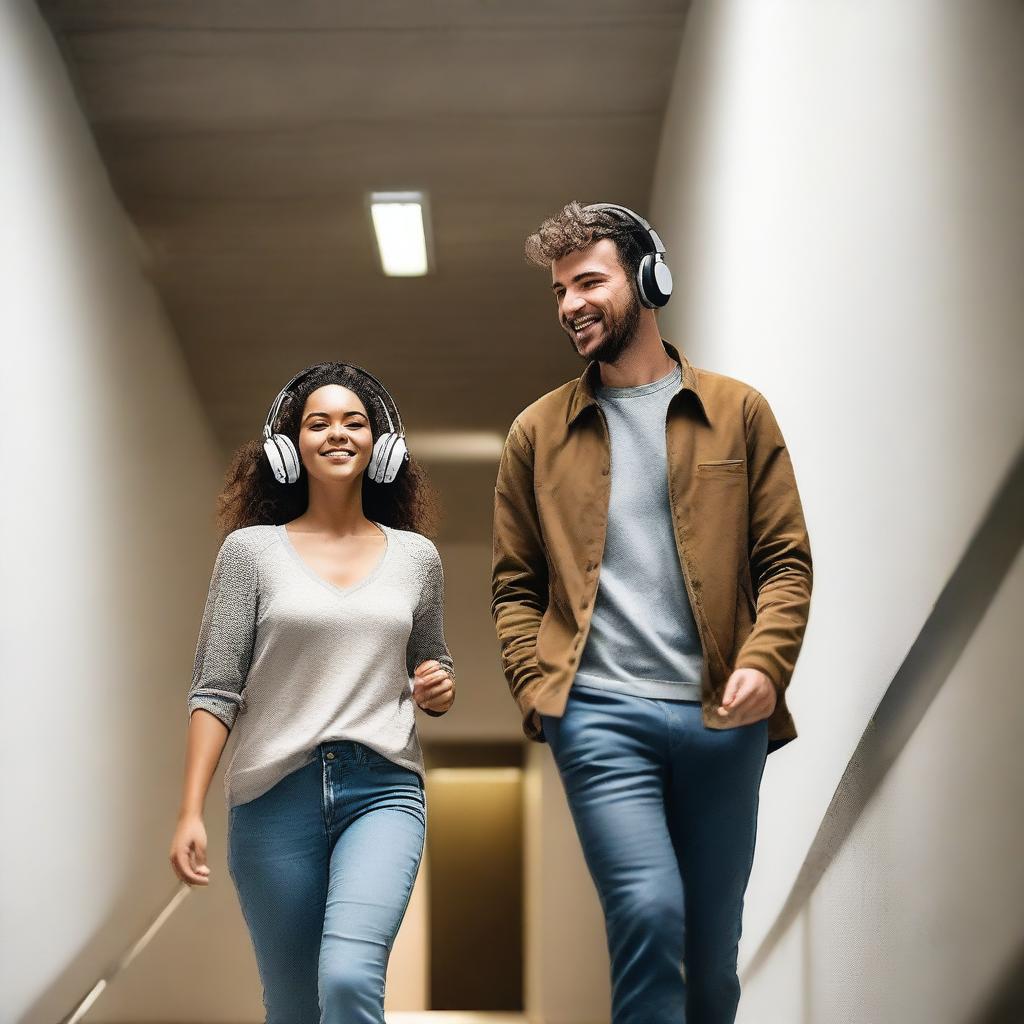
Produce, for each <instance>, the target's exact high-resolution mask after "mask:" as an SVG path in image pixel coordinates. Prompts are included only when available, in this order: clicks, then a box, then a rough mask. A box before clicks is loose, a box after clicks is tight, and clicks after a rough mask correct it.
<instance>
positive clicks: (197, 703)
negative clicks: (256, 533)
mask: <svg viewBox="0 0 1024 1024" xmlns="http://www.w3.org/2000/svg"><path fill="white" fill-rule="evenodd" d="M256 605H257V571H256V560H255V555H254V553H253V552H252V551H251V550H250V547H249V545H247V544H246V543H245V542H244V540H243V539H242V538H240V537H239V535H238V532H237V531H236V532H235V533H232V534H229V535H228V536H227V537H226V538H225V540H224V543H223V544H222V545H221V549H220V551H219V552H218V554H217V560H216V562H215V563H214V567H213V577H212V579H211V580H210V590H209V593H208V595H207V598H206V607H205V609H204V611H203V619H202V623H201V625H200V627H199V641H198V643H197V644H196V659H195V666H194V668H193V671H192V685H191V687H190V688H189V691H188V717H189V719H190V720H191V718H192V713H193V712H194V711H195V710H196V708H202V709H203V710H204V711H209V712H210V714H211V715H215V716H216V717H217V718H219V719H220V720H221V721H222V722H223V723H224V724H225V725H226V726H227V727H228V729H231V727H232V726H233V725H234V722H235V718H236V717H237V715H238V712H239V711H240V710H241V708H242V707H243V706H244V703H245V698H244V694H245V682H246V677H247V675H248V673H249V665H250V662H251V661H252V652H253V643H254V640H255V636H256Z"/></svg>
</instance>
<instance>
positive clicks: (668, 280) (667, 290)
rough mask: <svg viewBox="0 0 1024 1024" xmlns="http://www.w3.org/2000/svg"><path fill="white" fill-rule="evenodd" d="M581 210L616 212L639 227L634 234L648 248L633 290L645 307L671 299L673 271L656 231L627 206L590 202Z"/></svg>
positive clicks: (656, 305)
mask: <svg viewBox="0 0 1024 1024" xmlns="http://www.w3.org/2000/svg"><path fill="white" fill-rule="evenodd" d="M583 209H584V210H607V211H609V212H611V213H617V214H619V216H620V217H621V218H622V219H623V220H628V221H630V222H631V223H632V226H633V227H636V228H639V229H640V230H639V231H638V232H637V235H638V236H639V237H641V238H642V240H643V241H644V243H645V245H646V246H647V247H648V252H647V253H645V255H644V257H643V259H642V260H640V266H639V267H638V268H637V272H636V290H637V292H638V293H639V295H640V301H641V302H642V303H643V304H644V305H645V306H646V307H647V308H648V309H660V308H661V307H662V306H664V305H665V304H666V303H667V302H668V300H669V299H670V298H672V271H671V270H669V269H668V264H667V263H666V262H665V259H664V257H665V244H664V243H663V242H662V240H661V239H660V238H659V237H658V232H657V231H655V230H654V228H652V227H651V225H650V224H648V223H647V221H645V220H644V219H643V217H641V216H640V214H638V213H634V212H633V211H632V210H630V209H629V208H628V207H626V206H618V205H617V204H615V203H592V204H591V205H590V206H584V207H583Z"/></svg>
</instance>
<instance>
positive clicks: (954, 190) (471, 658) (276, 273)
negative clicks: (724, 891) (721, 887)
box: [0, 0, 1024, 1024]
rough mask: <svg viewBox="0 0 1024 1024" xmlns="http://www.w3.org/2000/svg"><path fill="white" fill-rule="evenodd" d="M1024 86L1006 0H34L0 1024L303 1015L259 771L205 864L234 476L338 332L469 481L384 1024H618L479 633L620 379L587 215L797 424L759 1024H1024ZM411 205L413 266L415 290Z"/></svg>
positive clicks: (236, 1023) (534, 765)
mask: <svg viewBox="0 0 1024 1024" xmlns="http://www.w3.org/2000/svg"><path fill="white" fill-rule="evenodd" d="M1021 110H1024V12H1022V8H1021V5H1019V4H1004V3H999V2H998V0H992V2H989V0H983V2H979V3H977V4H969V5H968V4H962V5H952V6H951V5H947V4H943V3H940V2H939V0H922V2H921V3H919V4H915V5H907V6H896V7H893V6H892V5H883V4H862V5H857V6H855V7H854V8H851V7H849V6H848V5H844V4H841V3H839V2H838V0H814V2H811V0H785V2H784V3H781V4H778V5H771V6H770V8H769V7H765V6H764V5H761V4H757V3H756V2H754V0H721V2H718V3H709V2H704V0H652V2H650V3H647V4H645V5H643V7H642V8H640V7H638V6H637V5H635V4H631V3H628V2H626V0H596V2H595V0H589V2H584V0H565V2H562V3H558V4H545V3H540V2H535V0H528V2H524V3H517V4H495V3H491V2H488V0H458V2H454V3H449V4H441V5H436V4H435V5H431V4H423V3H419V2H416V0H389V2H387V3H377V4H363V5H358V4H356V5H354V4H333V5H332V4H323V3H318V2H315V0H297V2H295V3H291V4H287V5H282V4H279V3H275V2H272V0H252V2H250V3H246V4H238V3H233V2H230V0H209V2H204V3H192V2H180V3H173V4H167V3H157V2H155V0H138V2H133V3H131V4H124V3H115V2H111V0H38V3H36V2H33V0H8V2H6V3H5V4H4V5H2V7H0V113H2V116H3V123H4V124H5V127H6V129H7V144H6V146H5V158H4V161H3V174H2V177H0V194H2V197H3V200H2V201H3V208H2V211H0V217H2V222H3V224H4V226H5V231H4V233H3V236H4V242H5V244H4V246H3V248H2V251H3V263H2V265H0V289H2V293H0V310H2V316H3V330H2V332H0V337H2V339H3V351H2V363H0V365H2V367H3V373H4V379H5V381H7V382H8V385H9V386H8V430H6V431H5V432H4V435H3V440H2V441H0V444H2V445H3V449H2V451H3V461H4V464H5V465H6V466H7V467H8V480H9V488H8V491H9V495H8V500H7V501H5V502H4V503H3V525H4V528H5V535H6V536H7V537H8V538H9V539H10V540H11V541H12V543H9V544H8V550H7V552H6V554H5V556H4V558H3V567H4V573H3V576H4V580H5V586H4V588H3V590H2V591H0V594H2V597H0V602H2V612H3V614H2V616H0V620H2V621H3V623H4V637H3V640H4V642H3V643H2V644H0V647H2V649H3V652H4V653H3V656H2V657H3V669H2V672H0V678H2V679H3V680H4V700H5V707H6V709H7V721H8V729H7V732H6V742H5V743H4V745H3V752H2V757H3V760H2V761H0V773H2V775H3V777H4V779H5V780H7V782H6V783H5V785H4V790H3V793H4V803H3V814H4V818H5V820H6V821H7V822H8V823H9V825H10V826H11V828H10V836H11V838H10V839H9V841H8V842H7V843H5V844H4V852H3V855H2V857H3V859H2V861H0V870H2V873H3V875H4V878H5V880H6V881H5V890H4V897H3V907H2V913H0V943H2V945H3V947H4V949H5V956H4V957H3V958H2V961H0V1024H7V1022H8V1021H9V1022H10V1024H54V1022H57V1021H60V1022H61V1024H78V1021H83V1022H85V1024H143V1022H147V1024H256V1022H258V1021H260V1020H262V1019H263V1008H262V999H261V991H260V988H261V986H260V981H259V976H258V974H257V971H256V962H255V958H254V955H253V950H252V945H251V942H250V938H249V934H248V932H247V930H246V926H245V922H244V920H243V918H242V914H241V911H240V907H239V902H238V899H237V896H236V892H235V889H234V887H233V885H232V884H231V878H230V873H229V870H228V864H227V849H226V847H227V843H226V836H227V834H228V826H229V812H228V808H227V806H226V804H225V800H224V798H223V797H222V783H223V778H224V775H223V773H224V767H225V766H224V764H223V763H222V764H221V766H220V768H219V770H218V772H217V774H216V776H215V778H214V780H213V784H212V785H211V787H210V794H209V797H208V799H207V803H206V808H205V817H204V822H205V826H206V829H207V832H208V835H209V843H210V846H209V851H210V861H209V865H210V869H211V884H210V886H209V887H207V888H203V889H193V890H187V889H185V888H183V887H182V886H180V885H179V884H178V883H177V882H176V879H175V878H174V876H173V874H172V873H171V870H170V868H169V866H168V858H167V848H168V843H169V840H170V837H171V834H172V830H173V827H174V823H175V815H176V808H177V807H178V806H179V800H180V795H181V776H182V764H183V757H184V743H185V738H186V729H187V726H188V720H187V716H186V705H185V698H186V692H187V690H188V681H189V678H190V675H191V672H192V664H193V656H194V652H195V651H196V643H197V630H198V627H199V624H200V620H201V617H202V615H203V611H204V601H205V599H206V595H207V584H208V583H209V581H210V575H211V569H212V567H213V564H214V557H215V555H216V553H217V550H218V546H219V542H220V538H219V537H218V535H217V529H216V509H215V500H216V497H217V495H218V493H219V492H221V490H222V488H223V486H224V479H225V471H226V469H227V467H228V465H229V463H230V460H231V458H232V454H233V453H234V452H235V451H236V450H237V449H238V447H239V446H240V445H242V444H244V443H246V442H249V441H252V440H255V439H257V438H259V436H260V430H261V426H262V424H263V420H264V418H265V416H266V412H267V408H268V405H269V404H270V402H271V400H272V399H273V398H274V395H275V394H276V393H277V392H278V390H279V389H280V388H281V386H282V385H283V384H284V382H285V381H286V380H287V379H288V378H289V376H290V375H292V374H293V373H295V372H296V371H297V370H298V369H299V368H301V367H303V366H306V365H309V364H311V363H314V362H318V361H321V360H331V359H344V360H347V361H351V362H354V363H356V364H359V365H362V366H366V367H368V368H370V369H371V370H372V372H373V373H374V374H376V375H377V376H379V377H380V378H381V380H383V381H384V382H386V385H387V388H388V390H389V392H390V393H391V394H392V395H393V396H394V398H395V402H396V404H397V405H398V406H399V407H400V409H401V416H402V421H403V424H404V426H405V427H406V428H407V433H408V443H409V448H410V451H411V452H412V453H413V454H414V456H415V457H416V458H417V459H418V460H419V461H420V462H421V463H422V465H423V467H424V468H425V470H426V472H427V473H428V474H429V477H430V479H431V481H432V482H433V485H434V486H435V488H436V490H437V492H438V495H439V498H440V503H441V508H442V516H441V522H440V528H439V532H438V535H437V537H436V543H437V548H438V551H439V553H440V558H441V562H442V563H443V573H444V597H445V609H444V617H445V636H446V639H447V643H448V646H449V647H450V649H451V652H452V656H453V658H454V660H455V664H456V677H457V680H458V684H457V685H458V699H457V702H456V705H455V707H454V708H453V709H452V712H451V713H449V714H446V715H445V716H444V717H441V718H433V717H429V716H427V715H426V714H417V716H416V717H417V721H416V730H417V732H418V735H419V738H420V740H421V742H422V747H423V752H424V762H425V765H426V768H425V774H426V778H425V788H426V791H427V794H428V796H427V804H428V806H429V808H430V821H431V823H432V826H431V827H432V828H433V832H431V829H430V827H428V831H427V845H426V856H425V858H424V860H423V863H422V866H421V868H420V872H419V876H418V878H417V881H416V886H415V888H414V890H413V894H412V898H411V901H410V904H409V907H408V910H407V912H406V915H405V918H404V920H403V925H402V929H401V931H400V933H399V936H398V940H397V942H396V944H395V947H394V950H393V953H392V956H391V961H390V966H389V973H388V981H387V989H386V991H387V1002H386V1007H387V1020H388V1022H389V1024H432V1022H437V1024H608V1020H609V1013H610V1011H609V1006H610V986H609V980H608V953H607V948H606V940H605V929H604V922H603V919H602V913H601V907H600V905H599V903H598V899H597V897H596V894H595V892H594V888H593V885H592V884H591V881H590V878H589V875H588V872H587V868H586V864H585V862H584V859H583V855H582V852H581V850H580V846H579V841H578V839H577V836H576V832H575V829H574V825H573V821H572V818H571V816H570V813H569V810H568V806H567V803H566V799H565V795H564V792H563V789H562V783H561V780H560V778H559V775H558V771H557V769H556V768H555V766H554V762H553V759H552V757H551V753H550V750H549V748H548V747H547V746H546V745H544V744H539V743H531V742H529V741H528V740H527V739H526V738H525V737H524V735H523V730H522V724H521V720H520V715H519V713H518V712H517V709H516V707H515V704H514V702H513V701H512V700H511V699H510V696H509V692H508V684H507V683H506V681H505V679H504V677H503V674H502V669H501V664H500V660H499V653H498V645H497V642H496V640H495V632H494V625H493V622H492V618H491V613H490V604H491V590H490V573H491V560H492V555H493V549H492V510H493V503H494V493H495V492H494V485H495V476H496V473H497V469H498V459H499V456H500V454H501V451H502V447H503V445H504V443H505V439H506V436H507V434H508V431H509V428H510V425H511V423H512V422H513V420H514V419H515V418H516V417H517V415H518V414H519V413H520V412H521V411H522V410H523V409H525V408H526V407H527V406H529V405H530V403H532V402H534V401H535V400H536V399H537V398H538V397H540V396H541V395H543V394H545V393H547V392H549V391H551V390H552V389H554V388H557V387H559V386H560V385H561V384H563V383H564V382H566V381H569V380H571V379H573V378H575V377H577V376H578V375H579V374H580V372H581V370H582V368H583V367H582V364H581V362H580V360H579V358H578V357H577V354H576V352H575V351H574V350H573V347H572V345H571V344H570V343H569V342H568V340H567V338H566V333H565V331H564V330H563V329H562V327H561V326H560V324H559V322H558V320H557V318H556V316H555V315H554V314H555V312H556V310H555V303H554V302H553V301H552V295H551V288H550V283H551V282H550V280H549V275H548V274H547V273H546V271H544V270H538V269H537V268H536V267H533V266H530V265H529V264H528V263H527V262H526V261H525V260H524V258H523V242H524V239H525V238H526V236H527V235H528V234H530V233H531V232H532V231H534V230H535V229H536V228H537V226H538V224H540V222H541V221H542V220H543V219H544V218H545V217H547V216H549V215H551V214H552V213H554V212H555V211H557V210H558V209H559V208H560V207H561V206H562V205H563V204H564V203H566V202H568V201H569V200H572V199H574V198H575V199H579V200H581V201H583V202H594V201H614V202H617V203H622V204H627V205H628V206H630V207H631V208H633V209H635V210H638V211H642V212H643V213H644V216H646V217H647V218H648V219H649V220H650V221H651V223H652V224H653V225H654V226H655V227H656V229H657V232H658V234H659V235H660V237H661V238H662V239H663V240H664V243H665V248H666V250H667V260H668V262H669V263H670V264H671V266H672V270H673V273H674V275H675V291H674V292H673V297H672V301H671V303H670V304H669V305H667V306H666V307H665V308H664V309H663V310H660V311H659V317H658V327H659V330H660V332H661V334H662V336H663V337H664V338H665V339H667V340H669V341H670V342H672V344H674V345H676V346H678V347H679V349H680V351H682V352H684V354H685V355H686V357H687V358H688V359H689V360H691V361H692V362H693V363H694V364H696V365H698V366H700V367H703V368H706V369H707V370H709V371H713V372H714V373H718V374H724V375H727V376H729V377H735V378H737V379H739V380H742V381H746V382H749V383H750V385H751V386H752V387H754V388H756V389H757V390H758V391H759V392H761V393H762V394H763V395H764V396H765V397H766V398H767V399H768V400H769V401H770V403H771V408H772V410H773V411H774V414H775V416H776V417H777V419H778V422H779V424H780V427H781V429H782V431H783V432H784V434H785V439H786V442H785V446H786V448H787V449H788V452H789V453H790V455H791V458H792V463H793V466H794V467H795V471H796V475H797V478H798V480H799V486H800V495H801V499H802V502H803V507H804V512H805V515H806V519H807V525H808V531H809V533H810V535H811V538H812V546H813V551H814V596H813V602H812V611H811V617H810V624H809V627H808V630H807V635H806V639H805V641H804V646H803V649H802V651H801V654H800V660H799V664H798V666H797V669H796V672H795V675H794V677H793V682H792V684H791V685H790V688H789V690H788V691H787V699H788V701H789V706H790V708H791V709H792V711H793V714H794V718H795V720H796V721H797V723H798V728H799V740H798V741H797V742H795V743H791V744H788V745H787V746H785V747H784V748H783V749H781V750H779V751H778V752H777V753H773V754H772V755H771V756H770V758H769V759H768V761H767V764H766V768H765V773H764V776H763V781H762V784H761V790H760V807H759V818H758V833H757V846H756V853H755V858H754V866H753V873H752V876H751V880H750V884H749V887H748V890H747V897H746V903H745V910H744V918H743V934H742V939H741V942H740V948H739V974H740V979H741V982H742V986H743V998H742V1001H741V1003H740V1009H739V1015H738V1017H737V1024H1008V1022H1010V1021H1019V1020H1024V1003H1022V998H1024V996H1022V993H1021V990H1020V985H1019V978H1020V977H1021V976H1024V925H1022V922H1024V824H1022V822H1021V820H1020V814H1019V808H1020V807H1022V806H1024V773H1022V772H1021V771H1020V766H1019V764H1018V760H1019V759H1018V757H1017V749H1018V747H1019V740H1020V736H1021V735H1022V732H1024V686H1022V683H1024V674H1022V671H1021V668H1020V659H1019V657H1018V656H1017V644H1016V639H1017V635H1018V633H1019V631H1020V623H1021V613H1022V611H1024V560H1022V556H1021V553H1020V552H1021V542H1022V540H1024V455H1022V453H1024V402H1022V401H1021V386H1020V382H1021V380H1022V379H1024V346H1022V345H1021V343H1020V335H1021V324H1022V323H1024V290H1022V289H1021V287H1020V279H1021V268H1022V267H1024V190H1022V189H1021V188H1020V182H1021V181H1024V128H1022V122H1021V118H1020V112H1021ZM410 207H415V217H414V219H415V220H416V223H417V225H421V226H422V236H417V237H418V238H421V240H422V246H421V248H422V258H423V261H424V265H423V268H422V269H423V271H424V272H422V273H421V272H420V270H418V269H415V268H414V269H413V270H411V271H410V270H408V269H406V270H400V271H399V273H397V274H393V273H391V271H392V270H394V268H393V267H392V266H391V265H390V264H389V262H388V256H387V254H386V247H387V242H386V232H385V230H384V229H383V228H381V227H380V226H379V218H383V217H386V216H388V215H394V216H397V215H398V214H400V213H401V212H402V211H403V210H404V211H405V212H406V213H408V212H409V208H410ZM381 208H384V210H383V212H382V209H381ZM417 252H419V250H417ZM406 255H407V254H406ZM740 454H744V453H743V452H742V451H741V453H740ZM731 455H732V453H728V452H725V453H721V460H719V455H717V454H716V455H715V456H714V458H715V459H716V460H719V461H722V460H725V459H726V458H727V457H729V458H731ZM694 475H695V476H697V475H698V473H697V472H695V474H694ZM702 479H703V478H702ZM727 485H728V481H727V480H726V478H725V477H723V476H720V477H719V479H718V480H717V482H716V481H715V480H714V478H712V479H710V480H704V481H703V486H705V487H714V486H721V487H725V486H727ZM557 486H558V485H557V482H556V483H555V484H554V485H553V489H554V490H557ZM588 486H589V485H588ZM740 493H741V494H742V495H743V496H744V500H747V499H748V497H749V494H748V492H747V491H743V490H741V491H740ZM532 500H534V501H535V502H539V503H541V504H543V503H544V502H546V501H550V500H552V499H551V491H548V492H545V490H544V487H543V486H541V485H537V486H536V489H535V491H534V493H533V495H532ZM585 512H586V510H585V509H581V510H580V515H581V517H582V516H583V515H584V514H585ZM701 525H702V526H703V527H704V528H705V529H709V528H712V529H720V530H722V531H728V530H729V529H730V528H731V527H730V524H728V523H718V524H708V523H703V524H701ZM542 539H543V540H545V541H550V538H542ZM583 571H584V567H583V565H582V563H581V565H580V573H581V574H582V573H583ZM755 596H756V595H755ZM752 599H753V598H752ZM732 607H733V606H732V604H730V605H729V609H730V612H729V614H730V619H729V621H730V623H731V622H732ZM567 614H568V613H567ZM410 615H411V613H410ZM737 615H738V613H737ZM544 642H548V643H550V638H548V639H547V640H545V641H544ZM536 646H537V648H538V650H540V649H541V647H542V642H541V641H538V642H537V644H536ZM723 658H724V656H723ZM652 1024H653V1022H652Z"/></svg>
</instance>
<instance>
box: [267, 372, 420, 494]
mask: <svg viewBox="0 0 1024 1024" xmlns="http://www.w3.org/2000/svg"><path fill="white" fill-rule="evenodd" d="M339 366H343V367H345V368H346V369H349V370H352V371H353V372H354V373H358V374H361V375H362V376H363V377H365V378H366V380H367V382H368V383H369V384H370V387H371V390H373V391H374V393H375V394H376V396H377V399H378V400H379V401H380V406H381V408H382V409H383V410H384V417H385V419H386V420H387V423H388V429H387V431H386V432H385V433H383V434H381V435H380V437H378V438H377V440H376V441H375V442H374V444H373V455H372V456H371V457H370V465H369V466H368V467H367V469H366V474H367V476H369V478H370V479H371V480H372V481H373V482H374V483H375V484H389V483H391V482H392V481H393V480H394V479H395V477H396V476H398V471H399V470H400V469H401V468H402V465H403V463H405V462H406V461H408V458H409V449H408V448H407V446H406V443H405V428H404V427H403V426H402V416H401V414H400V413H399V411H398V406H397V405H396V404H395V400H394V399H393V398H392V397H391V395H389V394H388V391H387V388H385V387H384V385H383V384H381V382H380V381H379V380H377V378H376V377H374V375H373V374H372V373H370V372H369V371H368V370H364V369H363V368H362V367H361V366H355V365H354V364H353V363H343V362H335V363H317V364H316V365H315V366H307V367H306V369H304V370H300V371H299V372H298V373H297V374H295V376H294V377H292V379H291V380H290V381H288V383H287V384H285V386H284V387H283V388H281V390H280V391H279V392H278V395H277V398H275V399H274V404H273V405H271V407H270V412H268V413H267V419H266V422H265V423H264V424H263V451H264V453H265V454H266V456H267V462H269V463H270V468H271V470H272V471H273V473H274V479H275V480H277V482H278V483H282V484H293V483H295V481H296V480H298V479H299V474H300V472H301V469H302V463H301V461H300V459H299V454H298V452H297V451H296V450H295V445H294V444H293V443H292V439H291V438H290V437H288V435H287V434H275V433H274V422H275V421H276V420H277V417H278V414H279V413H280V412H281V406H282V405H283V404H284V400H285V399H286V398H288V397H289V395H290V394H291V392H290V389H291V388H292V387H294V386H295V384H296V382H298V381H299V380H301V379H302V378H303V377H305V376H306V375H307V374H310V373H313V372H314V371H315V370H321V369H326V368H333V367H339ZM342 386H344V385H342ZM291 397H294V395H293V396H291ZM389 406H390V409H389V408H388V407H389ZM392 410H393V411H394V414H395V418H394V420H392V418H391V412H392ZM396 424H397V427H396Z"/></svg>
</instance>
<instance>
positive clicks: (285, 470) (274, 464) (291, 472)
mask: <svg viewBox="0 0 1024 1024" xmlns="http://www.w3.org/2000/svg"><path fill="white" fill-rule="evenodd" d="M263 451H264V453H265V454H266V456H267V462H269V463H270V469H271V472H273V474H274V479H275V480H276V481H277V482H278V483H281V484H293V483H295V481H296V480H298V479H299V472H300V470H301V464H300V462H299V456H298V453H297V452H296V451H295V445H294V444H292V439H291V438H290V437H289V436H288V435H287V434H273V435H272V436H271V437H268V438H267V439H266V440H265V441H264V442H263Z"/></svg>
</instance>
